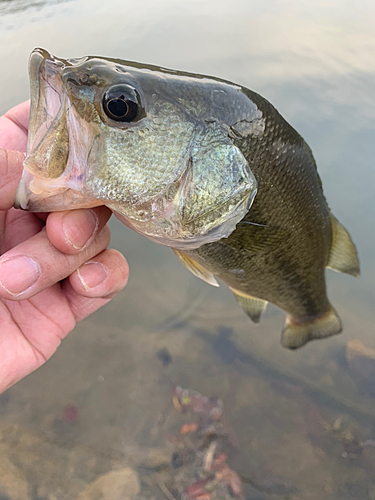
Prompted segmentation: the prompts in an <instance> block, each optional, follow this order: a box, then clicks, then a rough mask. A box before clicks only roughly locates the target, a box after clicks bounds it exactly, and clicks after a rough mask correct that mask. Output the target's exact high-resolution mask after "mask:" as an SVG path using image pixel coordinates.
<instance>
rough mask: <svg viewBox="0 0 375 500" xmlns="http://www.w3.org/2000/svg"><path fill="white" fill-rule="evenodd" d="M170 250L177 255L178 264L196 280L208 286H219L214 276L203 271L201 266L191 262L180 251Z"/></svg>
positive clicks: (190, 259)
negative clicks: (187, 270) (198, 279)
mask: <svg viewBox="0 0 375 500" xmlns="http://www.w3.org/2000/svg"><path fill="white" fill-rule="evenodd" d="M172 250H173V251H174V253H175V254H176V255H177V257H178V258H179V260H180V262H181V263H182V264H183V265H184V266H185V267H186V269H189V271H190V272H191V273H193V274H194V276H197V278H200V279H201V280H203V281H205V282H206V283H208V284H209V285H212V286H220V285H219V283H218V282H217V281H216V280H215V278H214V275H213V274H212V273H210V271H207V269H205V268H204V267H203V266H201V265H200V264H198V262H196V261H195V260H193V259H192V258H191V257H189V256H188V255H186V254H185V253H183V252H181V251H180V250H175V249H174V248H172Z"/></svg>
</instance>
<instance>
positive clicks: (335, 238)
mask: <svg viewBox="0 0 375 500" xmlns="http://www.w3.org/2000/svg"><path fill="white" fill-rule="evenodd" d="M331 225H332V243H331V252H330V255H329V260H328V264H327V267H328V268H330V269H333V271H338V272H339V273H346V274H350V275H352V276H359V262H358V255H357V250H356V248H355V245H354V243H353V241H352V239H351V237H350V235H349V233H348V231H347V230H346V229H345V228H344V226H342V225H341V224H340V222H339V221H338V220H337V219H336V217H334V216H333V215H332V214H331Z"/></svg>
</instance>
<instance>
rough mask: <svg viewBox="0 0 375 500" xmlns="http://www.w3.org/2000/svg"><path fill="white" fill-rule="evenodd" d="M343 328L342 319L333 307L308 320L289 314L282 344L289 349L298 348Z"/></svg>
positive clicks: (334, 333)
mask: <svg viewBox="0 0 375 500" xmlns="http://www.w3.org/2000/svg"><path fill="white" fill-rule="evenodd" d="M341 330H342V325H341V320H340V318H339V317H338V316H337V314H336V311H335V310H334V309H333V307H331V308H330V309H329V310H328V311H327V312H326V313H324V314H322V315H320V316H317V317H315V318H311V319H309V320H307V321H303V320H298V319H295V318H293V317H292V316H290V315H288V316H287V318H286V323H285V326H284V330H283V331H282V334H281V345H282V346H283V347H287V348H288V349H298V348H299V347H302V346H303V345H305V344H306V343H307V342H309V341H310V340H315V339H324V338H325V337H330V336H331V335H336V334H337V333H340V332H341Z"/></svg>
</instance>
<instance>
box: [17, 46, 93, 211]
mask: <svg viewBox="0 0 375 500" xmlns="http://www.w3.org/2000/svg"><path fill="white" fill-rule="evenodd" d="M67 66H71V63H69V62H68V61H66V60H64V59H60V58H56V57H54V56H52V55H51V54H49V53H48V52H47V51H46V50H44V49H40V48H38V49H35V50H33V52H32V53H31V56H30V60H29V76H30V93H31V106H30V122H29V134H28V142H27V153H26V158H25V161H24V163H23V166H24V169H23V173H22V177H21V180H20V183H19V185H18V188H17V193H16V197H15V202H14V206H15V208H21V209H24V210H29V211H31V212H45V211H48V212H50V211H58V210H66V209H71V208H82V207H92V206H98V205H101V204H102V202H100V201H99V200H94V199H92V200H90V199H89V197H87V195H86V196H85V197H84V196H83V194H82V189H83V187H84V182H85V173H84V165H85V164H86V161H87V157H88V155H89V151H87V149H86V148H85V147H83V148H82V147H81V148H79V149H77V148H74V144H72V143H73V142H74V140H72V137H71V135H72V134H71V131H70V130H71V129H72V127H73V128H74V127H75V129H76V130H75V131H76V134H74V135H75V136H77V132H78V131H77V128H82V125H79V119H78V118H77V117H76V116H75V115H74V109H73V106H71V104H70V101H69V97H68V95H67V92H66V89H65V87H64V82H63V70H64V69H65V68H66V67H67ZM79 132H81V131H79ZM85 135H86V134H85Z"/></svg>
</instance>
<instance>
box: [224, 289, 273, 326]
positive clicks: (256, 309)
mask: <svg viewBox="0 0 375 500" xmlns="http://www.w3.org/2000/svg"><path fill="white" fill-rule="evenodd" d="M229 288H230V289H231V290H232V292H233V294H234V298H235V299H236V301H237V302H238V304H239V305H240V306H241V307H242V309H243V310H244V311H245V313H246V314H247V315H248V316H249V317H250V319H251V320H252V321H253V322H254V323H259V321H260V317H261V316H262V313H263V311H264V310H265V308H266V307H267V304H268V302H267V301H266V300H262V299H258V298H256V297H252V296H251V295H247V294H245V293H242V292H239V291H238V290H235V289H234V288H231V287H229Z"/></svg>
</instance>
